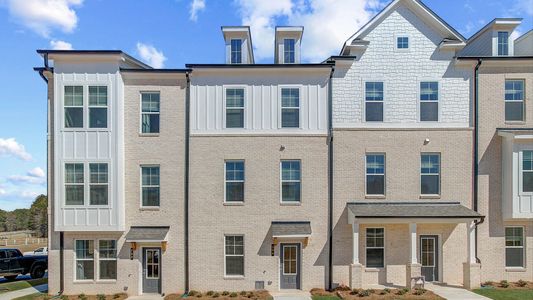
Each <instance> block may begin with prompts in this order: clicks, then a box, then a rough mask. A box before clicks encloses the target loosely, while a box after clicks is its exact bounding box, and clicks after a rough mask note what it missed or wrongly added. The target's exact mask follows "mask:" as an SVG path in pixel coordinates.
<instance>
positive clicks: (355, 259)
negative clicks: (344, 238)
mask: <svg viewBox="0 0 533 300" xmlns="http://www.w3.org/2000/svg"><path fill="white" fill-rule="evenodd" d="M352 264H353V265H357V264H359V223H356V222H354V223H353V224H352Z"/></svg>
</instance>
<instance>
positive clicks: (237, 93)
mask: <svg viewBox="0 0 533 300" xmlns="http://www.w3.org/2000/svg"><path fill="white" fill-rule="evenodd" d="M226 128H244V89H242V88H231V89H226Z"/></svg>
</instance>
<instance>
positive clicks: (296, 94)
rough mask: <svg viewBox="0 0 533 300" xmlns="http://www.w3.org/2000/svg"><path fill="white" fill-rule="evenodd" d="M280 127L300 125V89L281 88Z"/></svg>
mask: <svg viewBox="0 0 533 300" xmlns="http://www.w3.org/2000/svg"><path fill="white" fill-rule="evenodd" d="M281 127H282V128H297V127H300V89H298V88H282V89H281Z"/></svg>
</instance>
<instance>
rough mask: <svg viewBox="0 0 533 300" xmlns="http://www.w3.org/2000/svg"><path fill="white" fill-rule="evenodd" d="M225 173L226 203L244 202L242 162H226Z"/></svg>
mask: <svg viewBox="0 0 533 300" xmlns="http://www.w3.org/2000/svg"><path fill="white" fill-rule="evenodd" d="M225 171H226V177H225V181H226V202H243V201H244V161H243V160H228V161H226V162H225Z"/></svg>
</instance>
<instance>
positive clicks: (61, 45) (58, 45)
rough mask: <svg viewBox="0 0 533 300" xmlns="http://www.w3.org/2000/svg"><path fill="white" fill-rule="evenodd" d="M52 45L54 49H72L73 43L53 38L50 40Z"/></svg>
mask: <svg viewBox="0 0 533 300" xmlns="http://www.w3.org/2000/svg"><path fill="white" fill-rule="evenodd" d="M50 47H51V48H52V49H53V50H72V44H71V43H68V42H65V41H61V40H51V41H50Z"/></svg>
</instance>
